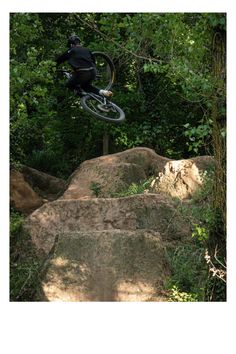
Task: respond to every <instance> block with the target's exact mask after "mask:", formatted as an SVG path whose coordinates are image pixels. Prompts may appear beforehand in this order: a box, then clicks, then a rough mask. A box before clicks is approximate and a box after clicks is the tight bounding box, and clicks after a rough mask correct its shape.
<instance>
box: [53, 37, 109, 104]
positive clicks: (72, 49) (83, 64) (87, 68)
mask: <svg viewBox="0 0 236 354" xmlns="http://www.w3.org/2000/svg"><path fill="white" fill-rule="evenodd" d="M67 46H68V48H69V50H67V51H66V52H65V53H63V54H62V55H60V56H59V57H58V58H57V59H56V62H57V66H58V65H60V64H61V63H64V62H65V61H67V62H68V63H69V64H70V65H71V66H72V68H73V74H72V76H71V78H70V79H69V80H68V81H67V84H66V86H67V87H68V88H69V89H72V90H76V88H77V86H78V85H79V86H80V87H81V88H82V89H83V90H84V91H85V92H92V93H95V94H96V95H101V96H104V97H108V98H110V97H112V95H113V93H112V92H111V91H107V90H102V89H98V88H97V87H95V86H93V85H92V81H93V80H94V79H95V77H96V66H95V59H94V57H93V54H92V53H91V52H90V50H89V49H87V48H85V47H83V46H82V45H81V40H80V38H79V37H78V36H76V35H72V36H70V37H69V38H68V42H67Z"/></svg>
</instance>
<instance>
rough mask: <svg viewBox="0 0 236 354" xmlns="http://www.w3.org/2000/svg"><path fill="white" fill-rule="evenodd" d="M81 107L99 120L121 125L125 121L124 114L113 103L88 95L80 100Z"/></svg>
mask: <svg viewBox="0 0 236 354" xmlns="http://www.w3.org/2000/svg"><path fill="white" fill-rule="evenodd" d="M81 105H82V107H83V108H84V109H85V110H86V111H87V112H89V113H90V114H92V115H93V116H95V117H96V118H98V119H100V120H104V121H107V122H112V123H121V122H123V121H124V120H125V113H124V112H123V111H122V109H121V108H120V107H118V106H117V105H116V104H115V103H113V102H111V101H108V100H106V103H104V102H103V99H102V98H101V99H99V98H97V97H93V96H90V95H86V96H83V97H82V98H81Z"/></svg>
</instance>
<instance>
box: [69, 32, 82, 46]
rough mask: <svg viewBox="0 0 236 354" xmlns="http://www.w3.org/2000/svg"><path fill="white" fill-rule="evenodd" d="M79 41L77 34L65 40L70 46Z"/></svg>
mask: <svg viewBox="0 0 236 354" xmlns="http://www.w3.org/2000/svg"><path fill="white" fill-rule="evenodd" d="M80 42H81V40H80V38H79V36H76V35H75V34H74V35H72V36H70V37H68V41H67V46H68V47H69V48H70V47H71V45H72V44H79V43H80Z"/></svg>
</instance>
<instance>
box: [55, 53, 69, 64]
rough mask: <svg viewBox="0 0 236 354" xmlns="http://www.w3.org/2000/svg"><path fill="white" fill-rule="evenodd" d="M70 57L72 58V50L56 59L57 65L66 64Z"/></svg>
mask: <svg viewBox="0 0 236 354" xmlns="http://www.w3.org/2000/svg"><path fill="white" fill-rule="evenodd" d="M70 56H71V49H70V50H67V51H66V52H65V53H63V54H62V55H60V56H59V57H57V59H56V62H57V65H59V64H61V63H64V62H65V61H66V60H68V59H69V58H70Z"/></svg>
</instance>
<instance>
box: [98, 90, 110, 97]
mask: <svg viewBox="0 0 236 354" xmlns="http://www.w3.org/2000/svg"><path fill="white" fill-rule="evenodd" d="M99 93H100V95H102V96H104V97H107V98H111V97H112V96H113V92H111V91H108V90H100V91H99Z"/></svg>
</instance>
